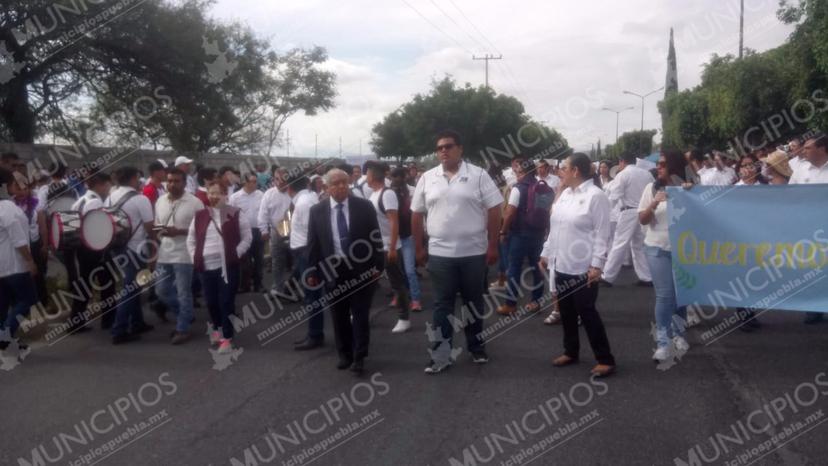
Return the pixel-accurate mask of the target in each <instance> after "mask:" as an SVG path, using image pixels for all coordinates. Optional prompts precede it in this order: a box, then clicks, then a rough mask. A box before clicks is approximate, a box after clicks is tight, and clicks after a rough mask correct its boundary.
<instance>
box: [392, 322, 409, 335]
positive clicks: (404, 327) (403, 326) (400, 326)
mask: <svg viewBox="0 0 828 466" xmlns="http://www.w3.org/2000/svg"><path fill="white" fill-rule="evenodd" d="M410 328H411V321H410V320H402V319H400V320H398V321H397V325H395V326H394V328H393V329H391V333H405V332H407V331H408V330H409V329H410Z"/></svg>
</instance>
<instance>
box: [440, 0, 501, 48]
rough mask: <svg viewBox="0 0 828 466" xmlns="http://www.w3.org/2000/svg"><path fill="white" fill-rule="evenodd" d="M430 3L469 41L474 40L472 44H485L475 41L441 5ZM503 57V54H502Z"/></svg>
mask: <svg viewBox="0 0 828 466" xmlns="http://www.w3.org/2000/svg"><path fill="white" fill-rule="evenodd" d="M429 1H430V2H431V4H432V5H434V6H435V7H436V8H437V9H438V10H440V13H442V14H443V16H445V17H446V18H448V19H449V21H451V22H452V23H454V25H455V26H457V29H459V30H460V31H462V32H463V34H465V35H466V37H468V38H469V39H471V40H472V42H475V43H477V45H483V44H482V43H481V42H480V41H479V40H477V39H475V38H474V36H472V35H471V34H469V33H468V32H466V30H465V29H463V27H462V26H460V24H459V23H458V22H457V21H455V19H454V18H452V17H451V15H449V14H448V13H446V11H445V10H443V9H442V8H441V7H440V5H438V4H437V2H435V1H434V0H429ZM486 48H487V47H486V46H483V47H482V48H481V49H482V50H486ZM498 53H500V52H498ZM501 55H502V54H501Z"/></svg>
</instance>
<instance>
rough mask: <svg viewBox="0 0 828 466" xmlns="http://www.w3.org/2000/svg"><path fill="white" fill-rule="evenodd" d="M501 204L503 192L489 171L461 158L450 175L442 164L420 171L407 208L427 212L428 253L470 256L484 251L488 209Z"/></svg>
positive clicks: (440, 255) (486, 244)
mask: <svg viewBox="0 0 828 466" xmlns="http://www.w3.org/2000/svg"><path fill="white" fill-rule="evenodd" d="M502 204H503V195H502V194H501V193H500V190H499V189H498V188H497V186H496V185H495V183H494V181H492V178H491V177H490V176H489V174H488V173H486V171H485V170H483V169H482V168H480V167H477V166H475V165H472V164H470V163H467V162H465V161H462V162H460V167H459V169H458V171H457V173H456V174H455V175H454V177H453V178H451V179H449V178H448V175H446V174H445V173H444V171H443V166H442V165H438V166H436V167H434V168H432V169H431V170H429V171H427V172H425V173H423V176H422V177H421V178H420V181H418V182H417V188H416V189H415V190H414V196H413V197H412V198H411V211H412V212H418V213H426V214H427V216H428V217H427V218H428V219H427V222H426V229H427V231H428V235H429V240H428V252H429V254H432V255H434V256H439V257H470V256H479V255H483V254H486V248H487V247H488V244H489V242H488V237H487V235H488V231H487V222H488V215H489V209H491V208H493V207H500V206H501V205H502Z"/></svg>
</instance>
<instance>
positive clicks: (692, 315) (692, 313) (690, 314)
mask: <svg viewBox="0 0 828 466" xmlns="http://www.w3.org/2000/svg"><path fill="white" fill-rule="evenodd" d="M700 323H701V317H699V314H698V313H697V312H696V310H695V309H687V327H688V328H690V327H695V326H696V325H699V324H700Z"/></svg>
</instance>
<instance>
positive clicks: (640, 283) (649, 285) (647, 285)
mask: <svg viewBox="0 0 828 466" xmlns="http://www.w3.org/2000/svg"><path fill="white" fill-rule="evenodd" d="M636 285H638V286H643V287H645V288H652V287H653V282H648V281H646V280H638V282H636Z"/></svg>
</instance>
